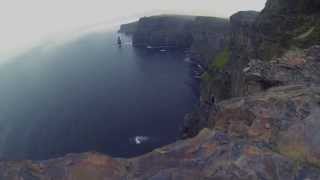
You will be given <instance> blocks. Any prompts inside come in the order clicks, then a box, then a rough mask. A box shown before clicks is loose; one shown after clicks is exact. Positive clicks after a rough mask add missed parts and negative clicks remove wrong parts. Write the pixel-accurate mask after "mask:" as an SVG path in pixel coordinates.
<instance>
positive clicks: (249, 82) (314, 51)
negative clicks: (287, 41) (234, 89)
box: [243, 46, 320, 94]
mask: <svg viewBox="0 0 320 180" xmlns="http://www.w3.org/2000/svg"><path fill="white" fill-rule="evenodd" d="M319 69H320V46H312V47H311V48H309V49H306V50H300V49H295V50H289V51H287V52H286V53H285V54H284V55H283V56H282V57H281V58H274V59H272V60H271V61H270V62H266V61H261V60H255V59H252V60H251V61H250V62H249V64H248V66H247V68H244V69H243V73H244V74H245V84H246V92H247V93H248V94H252V93H255V92H260V91H264V90H266V89H268V88H271V87H274V86H280V85H292V84H305V85H310V84H320V72H319Z"/></svg>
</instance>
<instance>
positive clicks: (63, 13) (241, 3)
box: [0, 0, 266, 58]
mask: <svg viewBox="0 0 320 180" xmlns="http://www.w3.org/2000/svg"><path fill="white" fill-rule="evenodd" d="M265 1H266V0H0V23H1V26H0V58H3V57H5V56H6V55H8V54H13V53H14V52H16V51H17V50H21V49H24V48H26V47H30V46H31V45H33V44H35V43H38V42H40V41H42V40H44V39H46V38H48V37H50V36H53V35H56V34H59V33H60V34H61V33H64V32H72V31H75V30H76V29H78V28H83V27H89V25H94V24H103V23H105V24H106V25H107V24H110V23H111V22H116V21H124V20H125V19H130V17H135V16H143V15H151V14H159V13H185V14H199V15H212V16H224V17H228V16H230V15H231V14H233V13H235V12H237V11H239V10H261V9H262V8H263V6H264V4H265Z"/></svg>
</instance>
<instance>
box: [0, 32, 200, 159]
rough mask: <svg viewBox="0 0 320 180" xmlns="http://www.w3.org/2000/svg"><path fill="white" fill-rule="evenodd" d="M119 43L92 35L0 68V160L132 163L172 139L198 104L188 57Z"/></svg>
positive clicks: (108, 36) (107, 36)
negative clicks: (86, 157) (95, 158)
mask: <svg viewBox="0 0 320 180" xmlns="http://www.w3.org/2000/svg"><path fill="white" fill-rule="evenodd" d="M116 41H117V35H116V33H114V32H103V33H102V32H100V33H90V34H86V35H83V36H82V37H80V38H78V39H76V40H73V41H70V42H67V43H65V44H63V45H60V46H57V47H52V46H47V45H44V46H39V47H37V48H34V49H32V50H30V51H29V52H27V53H25V54H23V55H21V56H19V57H18V58H16V59H14V60H11V61H10V63H7V64H5V65H2V66H0V158H2V159H48V158H54V157H57V156H62V155H65V154H67V153H79V152H86V151H98V152H102V153H107V154H109V155H112V156H117V157H131V156H136V155H139V154H142V153H146V152H149V151H151V150H152V149H154V148H156V147H159V146H161V145H164V144H168V143H171V142H173V141H175V140H176V139H177V137H178V136H179V128H180V126H181V125H182V121H183V117H184V115H185V114H186V113H187V112H190V111H191V110H192V109H193V106H194V104H195V103H196V101H197V97H196V95H195V94H194V92H193V90H192V87H190V84H193V83H195V82H194V80H193V79H192V77H191V73H190V71H191V65H190V64H188V63H187V62H185V61H184V56H185V55H184V54H182V53H179V52H170V51H169V52H160V51H148V50H138V49H134V48H132V47H131V45H130V44H127V42H129V38H128V39H125V40H124V41H125V42H124V43H125V44H124V45H123V46H122V47H121V48H119V47H118V45H117V44H116ZM135 136H146V137H148V140H147V141H144V142H143V143H141V144H136V143H135V142H134V141H133V138H134V137H135Z"/></svg>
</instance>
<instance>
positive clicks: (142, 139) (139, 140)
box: [130, 136, 150, 145]
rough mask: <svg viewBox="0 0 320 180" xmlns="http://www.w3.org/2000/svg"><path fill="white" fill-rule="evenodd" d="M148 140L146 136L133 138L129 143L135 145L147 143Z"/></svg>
mask: <svg viewBox="0 0 320 180" xmlns="http://www.w3.org/2000/svg"><path fill="white" fill-rule="evenodd" d="M149 140H150V137H147V136H135V137H133V138H130V142H131V143H134V144H137V145H140V144H144V143H147V142H148V141H149Z"/></svg>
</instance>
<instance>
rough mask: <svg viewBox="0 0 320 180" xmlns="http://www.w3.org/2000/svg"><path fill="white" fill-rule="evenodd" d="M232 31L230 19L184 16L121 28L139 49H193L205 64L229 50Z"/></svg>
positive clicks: (149, 19) (156, 18)
mask: <svg viewBox="0 0 320 180" xmlns="http://www.w3.org/2000/svg"><path fill="white" fill-rule="evenodd" d="M132 27H134V28H132ZM133 29H134V30H133ZM132 30H133V31H132ZM228 31H229V21H228V20H227V19H222V18H214V17H202V16H182V15H159V16H151V17H143V18H141V19H140V20H139V21H138V22H137V24H135V23H130V24H127V25H122V26H121V28H120V32H125V33H128V32H129V34H131V35H132V39H133V45H134V46H136V47H145V48H148V47H149V48H165V49H172V48H175V49H190V50H191V51H192V52H194V53H196V54H198V55H200V56H202V58H201V59H202V60H204V61H206V62H205V63H203V64H208V62H209V61H211V60H212V58H214V55H215V54H216V53H217V52H219V51H221V50H222V49H223V48H224V47H225V46H226V44H227V41H228Z"/></svg>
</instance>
